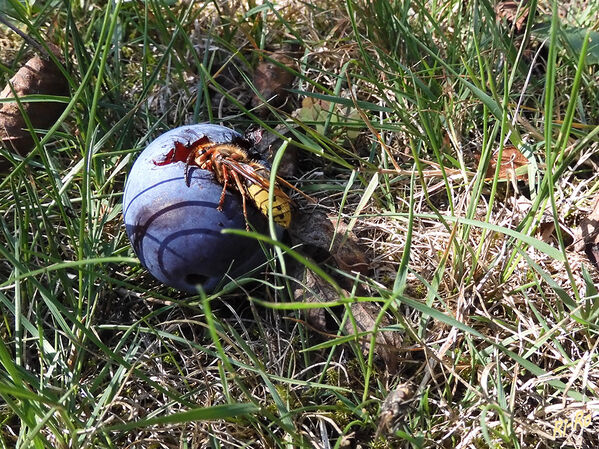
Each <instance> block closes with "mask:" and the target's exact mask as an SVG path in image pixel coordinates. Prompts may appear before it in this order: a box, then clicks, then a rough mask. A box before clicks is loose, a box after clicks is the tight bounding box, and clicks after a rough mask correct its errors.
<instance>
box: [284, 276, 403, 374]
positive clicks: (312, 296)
mask: <svg viewBox="0 0 599 449" xmlns="http://www.w3.org/2000/svg"><path fill="white" fill-rule="evenodd" d="M298 270H299V271H296V273H295V277H296V278H297V279H302V283H301V286H300V287H298V288H296V289H295V291H294V299H295V301H299V302H309V303H310V302H332V301H337V300H338V299H339V294H338V293H337V291H336V290H335V289H334V288H333V287H331V286H330V285H329V284H328V283H326V282H325V281H324V280H323V279H322V278H320V277H319V276H318V275H316V274H315V273H313V272H312V271H311V270H309V269H307V268H305V267H303V266H300V267H298ZM302 273H303V274H302ZM344 293H345V295H348V292H346V291H344ZM343 311H344V308H343V307H341V306H340V307H339V308H338V310H336V311H334V310H332V311H331V312H333V313H337V314H338V315H339V316H338V317H337V318H338V319H340V315H341V314H342V313H343ZM380 311H381V308H380V306H379V305H378V304H377V303H370V302H358V303H355V304H352V305H351V313H352V316H353V320H348V321H347V322H346V324H345V328H344V331H345V333H346V334H347V335H355V334H366V336H361V337H360V345H361V348H362V350H363V351H364V354H367V353H368V352H369V351H370V343H371V337H370V333H371V332H372V331H374V330H375V329H377V335H376V338H375V347H374V352H375V354H376V355H377V356H378V357H380V358H381V359H382V360H383V361H384V362H385V366H386V367H387V371H388V372H389V373H391V374H393V373H395V372H397V369H398V362H397V354H398V351H399V348H400V346H401V343H402V340H403V339H402V336H401V334H399V333H398V332H392V331H380V330H378V329H380V328H381V327H384V326H387V325H389V324H391V322H390V320H389V319H388V317H386V316H385V317H383V319H382V320H381V322H379V324H378V326H377V318H378V316H379V313H380ZM306 321H307V322H308V324H309V325H310V326H311V327H312V328H314V330H316V331H317V332H319V333H320V334H323V335H325V336H326V337H328V338H336V333H337V327H336V321H335V319H334V318H333V317H332V316H331V315H330V314H329V311H327V310H325V309H323V308H314V309H308V310H307V311H306Z"/></svg>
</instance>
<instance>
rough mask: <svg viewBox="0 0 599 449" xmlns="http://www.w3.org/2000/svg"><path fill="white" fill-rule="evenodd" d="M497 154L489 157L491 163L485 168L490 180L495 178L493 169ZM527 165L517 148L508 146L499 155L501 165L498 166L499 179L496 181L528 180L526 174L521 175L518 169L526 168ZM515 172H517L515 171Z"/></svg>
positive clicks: (495, 164) (526, 160)
mask: <svg viewBox="0 0 599 449" xmlns="http://www.w3.org/2000/svg"><path fill="white" fill-rule="evenodd" d="M497 154H498V153H496V154H494V155H493V156H492V157H491V162H490V164H489V167H488V168H487V177H488V178H492V177H493V176H495V168H496V167H497ZM527 165H528V159H526V156H524V155H523V154H522V153H521V152H520V150H518V148H516V147H515V146H513V145H508V146H506V147H505V148H504V149H503V152H502V153H501V163H500V166H499V177H498V179H501V180H506V181H509V180H511V179H517V180H519V181H522V180H526V179H528V174H527V173H522V171H523V170H522V169H521V170H518V169H519V168H520V167H526V166H527ZM516 170H517V171H516Z"/></svg>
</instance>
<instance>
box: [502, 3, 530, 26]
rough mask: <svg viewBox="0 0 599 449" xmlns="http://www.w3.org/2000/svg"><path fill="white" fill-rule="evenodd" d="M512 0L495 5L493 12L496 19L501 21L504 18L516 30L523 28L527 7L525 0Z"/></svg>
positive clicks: (526, 17) (526, 16)
mask: <svg viewBox="0 0 599 449" xmlns="http://www.w3.org/2000/svg"><path fill="white" fill-rule="evenodd" d="M520 3H521V2H514V1H502V2H499V3H497V4H496V5H495V14H496V16H497V20H498V21H501V20H502V19H504V20H505V21H506V22H507V23H508V25H509V26H513V27H514V29H515V30H516V31H517V32H520V31H522V30H523V28H524V25H526V20H527V19H528V12H529V8H528V6H527V5H526V1H524V2H522V3H523V4H522V5H520Z"/></svg>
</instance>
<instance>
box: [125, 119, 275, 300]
mask: <svg viewBox="0 0 599 449" xmlns="http://www.w3.org/2000/svg"><path fill="white" fill-rule="evenodd" d="M199 139H204V140H209V141H210V142H213V143H230V142H232V141H235V140H238V139H242V136H241V135H240V134H239V133H237V132H236V131H233V130H231V129H229V128H226V127H223V126H219V125H213V124H198V125H190V126H183V127H180V128H176V129H173V130H171V131H168V132H166V133H165V134H162V135H161V136H159V137H158V138H157V139H156V140H154V141H153V142H152V143H150V145H148V147H147V148H146V149H145V150H144V151H143V152H142V153H141V154H140V156H139V157H138V158H137V160H136V161H135V163H134V164H133V167H132V168H131V171H130V172H129V176H128V177H127V181H126V184H125V193H124V196H123V216H124V220H125V228H126V231H127V235H128V236H129V240H130V241H131V245H132V246H133V250H134V252H135V254H136V255H137V257H138V258H139V260H140V261H141V263H142V265H143V266H144V267H145V268H147V270H148V271H149V272H150V273H151V274H152V275H153V276H154V277H155V278H156V279H158V280H159V281H161V282H163V283H164V284H166V285H169V286H171V287H174V288H177V289H179V290H182V291H186V292H190V293H197V292H198V291H199V287H201V288H202V289H204V291H208V292H210V291H213V290H214V289H215V288H216V287H217V286H218V285H219V284H221V283H222V284H226V283H227V281H229V280H231V279H235V278H238V277H240V276H243V275H244V274H246V273H249V272H251V271H252V270H254V269H256V268H257V267H258V266H260V265H261V264H262V263H263V262H264V261H265V254H264V251H263V249H262V248H261V246H260V245H259V243H258V242H257V241H256V240H254V239H251V238H248V237H243V236H239V235H233V234H223V233H221V231H222V230H223V229H240V230H245V229H246V221H245V218H244V216H243V208H242V198H241V195H239V194H238V192H235V191H231V190H228V189H227V191H226V193H225V195H226V196H225V199H224V202H223V203H222V210H219V209H218V206H219V199H220V196H221V192H222V191H223V186H222V185H221V184H220V183H219V182H217V181H216V179H215V177H214V173H212V172H211V171H208V170H202V169H200V168H199V167H197V166H195V165H189V164H188V163H187V161H188V156H189V152H190V150H189V149H188V148H189V147H190V143H193V142H196V141H198V140H199ZM188 165H189V167H188V169H187V178H186V166H188ZM248 221H249V223H250V224H251V226H252V227H254V228H255V230H256V231H258V232H260V233H267V229H268V224H267V222H266V219H265V217H264V216H263V215H262V214H261V213H260V212H259V211H257V210H256V209H255V208H253V207H248Z"/></svg>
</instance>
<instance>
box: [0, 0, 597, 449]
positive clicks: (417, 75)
mask: <svg viewBox="0 0 599 449" xmlns="http://www.w3.org/2000/svg"><path fill="white" fill-rule="evenodd" d="M532 4H533V5H532V6H533V9H534V8H535V7H536V6H537V2H534V1H533V2H532ZM493 6H494V5H493V4H491V3H489V1H487V0H483V1H481V2H458V1H450V2H427V1H423V0H422V1H416V2H407V1H403V2H402V1H387V0H373V1H370V2H361V1H357V0H347V1H346V2H345V3H338V2H327V1H325V0H323V1H322V2H312V3H308V4H303V3H301V4H300V3H297V2H290V3H289V4H287V3H285V4H283V3H281V4H272V3H265V4H263V5H257V4H255V3H254V2H247V4H246V3H245V2H243V6H242V7H233V5H232V4H230V3H229V2H223V3H219V2H207V3H203V2H201V3H194V2H188V3H178V2H166V1H164V0H153V1H148V2H143V3H142V2H116V3H108V4H104V3H101V2H93V1H90V2H82V3H81V2H72V3H70V2H59V1H48V2H42V3H35V4H29V3H17V2H16V1H12V0H9V1H8V2H5V3H2V2H0V8H5V9H6V10H7V13H8V14H9V15H10V16H11V21H12V22H13V23H14V24H16V25H18V26H19V27H20V28H21V29H22V30H23V31H25V32H26V33H28V34H29V35H31V36H32V37H34V38H35V39H37V40H38V41H44V39H46V40H48V41H51V42H53V43H55V44H57V45H58V46H59V47H61V48H62V51H63V54H64V56H65V63H64V69H65V73H66V74H68V81H69V84H70V91H71V95H70V97H69V98H68V104H67V105H66V110H65V112H64V114H62V116H61V117H60V119H59V120H58V121H57V122H56V124H55V125H54V126H52V127H51V128H50V129H49V130H43V131H41V132H40V133H38V134H37V137H38V141H37V143H36V146H35V149H34V150H33V151H32V152H31V153H29V154H28V155H27V156H26V157H24V158H23V157H19V156H15V155H13V154H11V153H10V151H9V150H8V149H2V150H0V151H1V153H0V155H2V156H5V157H7V158H8V159H9V160H10V161H12V164H13V165H14V167H13V168H12V170H11V171H10V172H9V173H6V174H4V175H3V177H2V179H1V180H0V314H1V318H2V324H1V325H0V334H1V336H2V339H1V340H0V397H1V398H2V402H1V403H0V422H1V423H2V426H1V427H0V448H26V447H33V448H63V447H64V448H66V447H71V448H87V447H93V448H125V447H131V448H157V447H180V448H195V447H213V448H217V447H223V448H229V447H252V448H254V447H255V448H291V447H319V448H329V447H330V448H345V447H358V445H360V446H361V447H368V448H373V449H374V448H377V449H379V448H396V447H406V448H407V447H457V446H458V445H459V444H460V443H463V444H464V446H462V447H466V446H468V447H498V448H508V447H509V448H511V447H539V448H543V447H554V446H555V445H557V444H561V443H564V441H565V442H566V443H567V444H569V445H570V446H578V447H580V446H581V445H582V443H583V442H586V443H587V444H589V445H590V444H592V443H593V442H595V443H596V441H597V430H596V429H595V428H594V427H593V426H592V425H591V426H589V427H585V428H584V429H578V431H577V432H570V431H568V432H567V437H565V436H564V437H560V438H558V439H557V440H556V441H554V436H555V435H554V431H555V429H556V423H560V422H561V421H560V420H571V419H574V418H573V417H574V416H577V415H575V413H576V412H577V411H580V410H583V411H584V413H591V412H592V404H591V405H589V403H590V402H591V401H594V400H596V396H597V395H598V394H599V392H598V391H597V387H596V383H597V377H598V376H599V369H598V359H597V336H596V335H595V332H597V329H598V326H597V323H598V307H597V304H598V302H597V300H598V299H599V293H598V291H597V287H596V285H597V283H598V281H599V275H598V273H597V269H596V268H595V267H593V266H592V265H591V264H590V262H589V261H588V259H587V257H586V255H585V253H584V249H580V244H579V243H580V239H581V238H582V237H581V235H580V234H576V233H575V232H576V230H577V229H578V227H579V224H580V221H581V220H583V219H584V218H585V216H586V215H587V214H588V213H589V212H590V210H591V205H592V200H593V198H594V196H595V195H596V192H597V190H598V189H599V178H598V177H597V175H596V170H595V167H596V163H597V158H596V155H595V153H596V150H597V148H598V142H599V138H598V137H597V135H598V134H599V125H598V124H599V114H598V112H597V111H599V96H598V91H597V88H596V78H597V69H596V65H592V64H591V65H589V64H587V63H586V61H587V59H589V60H590V61H591V62H592V61H593V60H596V59H597V54H596V51H597V50H596V47H594V46H593V45H592V42H591V43H590V44H589V43H588V42H587V43H585V41H584V39H582V38H580V36H581V35H582V36H584V35H585V33H586V28H587V27H588V28H592V27H593V26H595V22H594V20H595V19H596V17H597V14H598V13H599V8H598V7H597V6H593V5H591V6H589V7H588V8H587V9H583V8H577V7H576V6H573V7H571V8H570V9H569V10H568V17H567V18H564V17H560V16H558V15H557V9H556V7H555V6H556V5H553V9H552V5H550V4H546V3H543V4H539V5H538V7H539V11H545V12H547V11H549V12H551V11H552V10H553V11H555V12H556V13H554V14H553V16H551V15H549V16H547V15H545V16H543V15H542V13H541V12H539V13H538V14H537V15H535V16H532V17H531V18H530V19H529V21H528V23H527V24H526V29H525V31H524V32H523V33H524V35H517V34H515V33H513V32H510V30H509V29H508V25H506V24H505V23H502V22H498V21H497V20H496V14H495V12H494V9H493ZM577 11H579V12H580V14H576V12H577ZM574 19H575V21H574ZM568 21H569V22H568ZM538 22H544V23H545V25H544V26H542V27H539V26H538V25H537V23H538ZM567 23H569V24H570V25H572V26H574V25H575V26H577V27H579V28H580V29H578V30H575V31H569V32H566V33H564V32H562V31H560V30H561V28H563V26H564V25H565V24H567ZM332 29H333V30H334V32H331V30H332ZM0 37H1V38H2V41H1V42H0V43H6V45H5V46H4V47H5V48H7V49H10V51H8V50H7V51H6V52H5V53H2V55H0V69H1V70H2V72H3V75H4V78H5V80H8V78H9V77H10V76H11V75H12V74H13V73H14V72H15V71H16V70H18V68H19V67H20V66H21V65H22V64H23V63H24V61H26V60H27V58H28V54H29V53H28V51H29V50H30V48H29V46H28V44H27V43H23V42H21V41H20V40H19V38H17V37H16V36H15V35H14V34H13V33H12V32H11V31H10V30H3V31H2V35H0ZM543 41H545V42H546V43H545V46H542V42H543ZM279 47H283V48H292V49H293V51H295V52H296V53H295V54H296V55H297V62H298V64H297V67H296V68H294V69H293V71H294V75H295V77H296V78H295V81H294V84H293V86H292V89H291V94H292V100H291V101H292V107H291V108H290V109H286V110H285V109H277V108H274V107H270V106H267V107H264V108H262V109H268V114H264V113H263V111H261V110H255V109H252V108H251V107H249V106H248V105H249V99H250V98H251V95H252V94H253V93H254V92H255V87H254V86H253V85H252V81H251V80H252V76H251V74H252V69H253V67H255V66H256V64H257V63H258V62H259V60H260V58H261V55H263V50H265V51H266V50H268V51H270V50H273V49H276V48H279ZM581 50H582V52H581ZM537 51H538V52H539V56H538V57H536V59H535V56H534V55H535V52H537ZM586 51H590V52H591V53H590V54H589V55H586V56H585V53H586ZM266 54H267V55H268V54H269V53H268V52H267V53H266ZM581 54H582V56H581ZM290 70H291V69H290ZM304 98H309V99H311V100H312V104H316V105H317V107H311V106H309V103H308V102H306V103H305V104H304V108H303V109H302V108H301V100H302V99H304ZM25 100H27V99H25ZM63 101H64V99H63ZM514 117H515V118H514ZM204 121H211V122H215V123H223V124H225V125H227V126H230V127H233V128H235V129H237V130H240V131H243V130H245V129H246V128H247V127H248V126H249V125H250V124H251V123H258V124H260V125H261V126H263V127H265V128H266V129H268V130H276V132H277V133H283V134H285V136H286V138H289V139H290V140H289V143H287V142H286V141H283V144H277V145H278V146H280V145H282V146H283V149H285V148H287V147H288V146H293V147H295V148H297V149H298V160H297V163H296V165H297V172H298V175H299V176H301V180H293V179H292V180H291V181H292V182H294V183H297V185H298V186H299V187H300V188H302V189H303V190H304V191H306V192H308V193H309V194H310V195H311V196H313V197H314V198H316V199H317V200H318V206H317V207H316V208H317V210H318V211H321V212H324V213H327V214H329V215H330V216H332V217H336V218H338V219H339V221H340V222H341V223H342V225H339V227H338V229H337V232H338V235H336V237H335V239H336V240H338V241H342V240H343V239H350V240H353V241H356V242H358V243H359V245H360V248H361V250H362V251H363V252H364V254H365V255H366V259H367V260H368V261H369V271H368V274H367V275H364V274H357V273H355V272H351V271H349V270H347V269H346V270H344V269H343V268H342V267H341V266H340V265H339V264H335V263H333V262H331V261H327V262H326V263H317V262H315V261H314V260H313V259H312V258H311V257H310V253H307V252H306V251H305V248H302V247H301V246H299V247H298V246H295V245H294V244H293V242H291V241H289V240H286V239H283V241H281V242H276V241H272V240H271V237H273V236H274V233H271V236H270V237H267V236H254V238H259V239H261V240H262V241H263V242H264V243H266V244H269V245H270V246H269V247H273V248H276V249H277V251H274V250H273V253H272V258H271V261H270V263H269V264H268V268H269V270H267V271H268V274H267V275H264V276H263V275H257V276H256V277H257V278H258V279H255V280H250V279H238V280H236V281H237V283H236V284H229V285H228V286H226V287H224V289H223V290H222V291H218V292H214V293H213V294H210V295H208V296H207V295H196V296H190V295H185V294H183V293H181V292H177V291H175V290H172V289H169V288H167V287H165V286H162V285H160V284H159V283H157V282H156V281H154V280H153V279H151V277H150V275H149V274H147V273H146V271H145V270H144V268H143V267H142V266H141V265H140V264H139V261H138V260H137V258H136V257H135V255H134V253H133V251H132V249H131V248H130V245H129V241H128V239H127V236H126V234H125V229H124V225H123V223H122V218H121V212H122V210H121V199H122V191H123V186H124V182H125V179H126V175H127V172H128V169H129V168H130V167H131V164H132V162H133V161H134V160H135V157H136V155H137V154H139V152H140V151H141V150H142V149H143V148H144V147H145V146H146V145H147V144H148V143H149V142H150V141H151V140H152V139H153V138H155V137H156V136H158V135H159V134H160V133H162V132H164V131H166V130H168V129H171V128H174V127H176V126H179V125H182V124H187V123H197V122H204ZM510 144H511V145H515V146H516V147H518V148H519V149H520V150H521V151H522V152H523V154H524V155H525V156H526V157H527V158H528V159H529V165H528V169H527V174H528V176H529V178H528V180H527V181H520V182H519V183H518V184H517V185H516V186H514V185H513V184H512V183H511V182H510V181H507V182H506V180H505V179H501V177H500V173H499V169H498V168H497V169H495V170H494V173H493V172H491V173H493V174H491V175H488V171H487V169H488V167H489V165H490V161H491V157H492V155H493V154H494V153H496V152H497V151H499V152H502V151H503V150H504V148H505V147H506V146H507V145H510ZM277 148H278V147H277ZM277 148H275V149H277ZM278 156H279V157H280V156H282V154H281V153H279V155H278ZM275 161H276V163H278V162H279V159H278V157H276V158H275ZM491 168H492V169H493V167H491ZM515 187H517V188H518V191H517V192H515V191H514V188H515ZM298 203H299V204H300V211H299V213H311V211H312V210H313V209H314V206H313V205H309V204H304V203H302V201H301V198H300V199H298ZM551 225H554V230H553V231H551V228H550V226H551ZM548 229H549V230H548ZM570 232H571V233H573V234H574V236H573V237H572V236H570V234H569V233H570ZM250 237H251V236H250ZM283 255H285V257H284V258H283ZM310 276H312V277H311V278H310ZM311 279H312V280H311ZM314 279H318V281H314ZM298 289H299V290H300V293H301V294H297V293H294V291H295V290H298ZM305 298H309V299H310V301H306V300H305ZM319 311H320V312H322V315H321V316H326V317H327V318H328V320H327V322H330V323H331V324H330V326H332V327H331V328H329V329H327V330H326V331H325V330H324V329H315V327H314V325H313V323H312V324H311V323H309V322H308V321H309V319H308V318H307V316H309V314H310V313H318V312H319ZM307 314H308V315H307ZM406 384H407V385H409V386H410V388H411V390H412V394H411V395H409V397H407V398H405V400H404V402H402V403H401V404H397V405H396V407H395V408H392V412H388V413H387V412H385V410H386V409H385V408H384V406H383V404H384V401H385V398H387V396H388V395H389V393H390V392H392V391H393V390H395V389H396V388H398V386H402V387H403V386H405V385H406ZM385 407H386V405H385ZM386 413H387V414H386ZM385 417H387V418H389V420H388V421H386V419H387V418H385ZM579 422H581V421H579ZM558 436H560V435H558Z"/></svg>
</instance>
